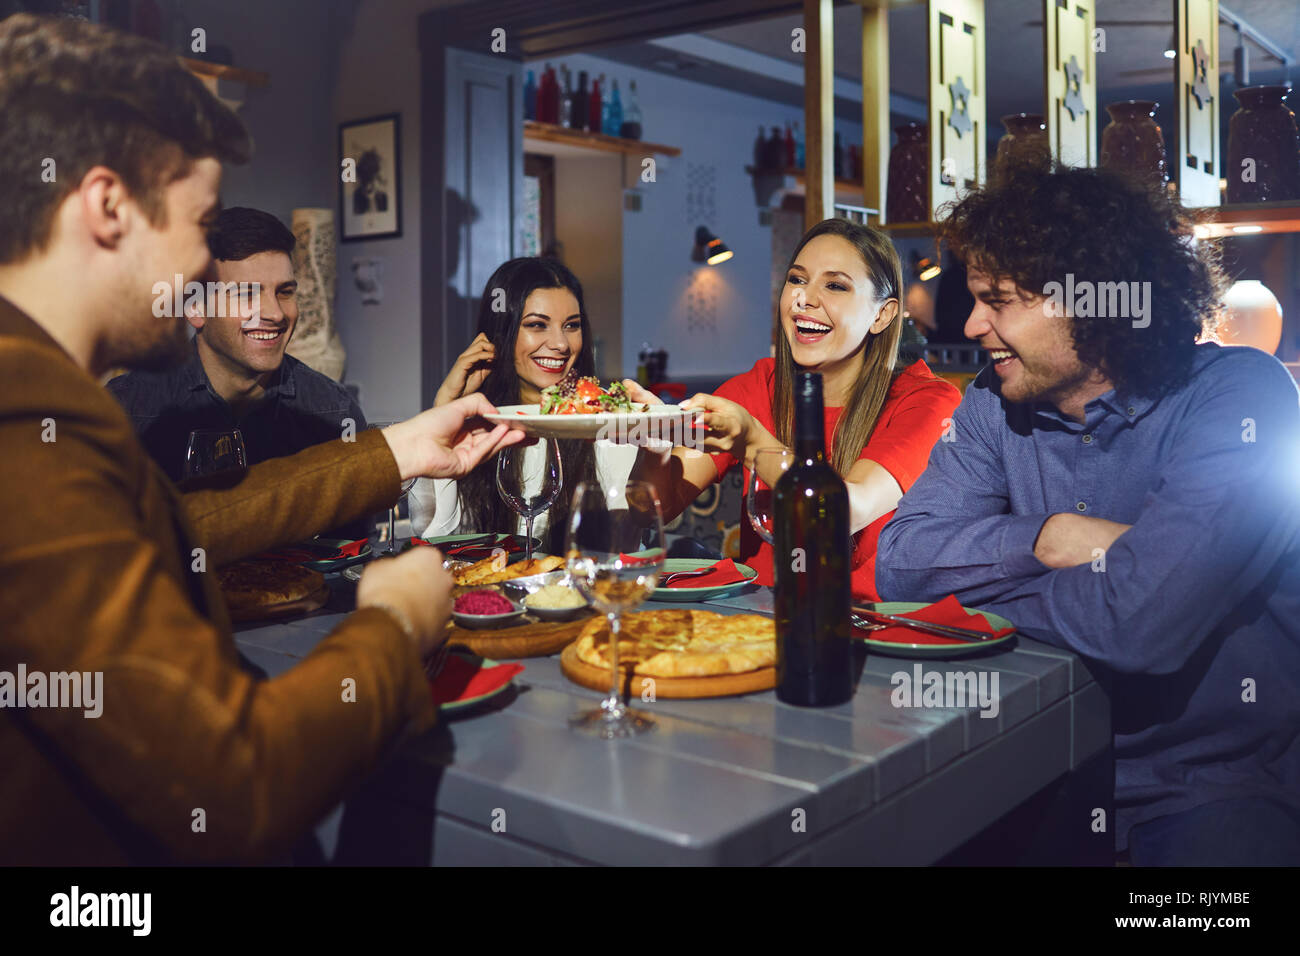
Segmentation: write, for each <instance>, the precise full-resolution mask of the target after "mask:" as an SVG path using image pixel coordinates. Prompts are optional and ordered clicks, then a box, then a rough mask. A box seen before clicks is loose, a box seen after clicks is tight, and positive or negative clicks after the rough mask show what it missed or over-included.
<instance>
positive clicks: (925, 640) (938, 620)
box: [862, 594, 1015, 644]
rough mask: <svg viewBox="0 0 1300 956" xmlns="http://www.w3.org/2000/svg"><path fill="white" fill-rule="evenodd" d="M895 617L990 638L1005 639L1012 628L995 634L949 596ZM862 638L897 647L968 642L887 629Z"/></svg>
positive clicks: (984, 621) (865, 633) (981, 618)
mask: <svg viewBox="0 0 1300 956" xmlns="http://www.w3.org/2000/svg"><path fill="white" fill-rule="evenodd" d="M898 616H899V617H906V618H910V619H911V620H913V621H924V622H925V623H926V624H946V625H948V626H949V627H964V628H966V629H967V630H968V631H980V632H982V633H984V634H990V635H992V636H993V637H1006V635H1008V634H1010V633H1012V632H1013V631H1014V630H1015V628H1014V627H1004V628H1002V629H1001V630H997V631H995V630H994V629H993V625H991V624H990V623H989V622H988V619H987V618H986V617H984V615H983V614H975V613H972V612H970V611H967V610H966V609H965V608H964V607H962V606H961V602H960V601H958V600H957V598H955V597H954V596H953V595H951V594H949V595H948V596H947V597H946V598H944V599H943V600H942V601H938V602H937V603H935V604H928V605H926V606H925V607H922V608H917V609H916V610H915V611H908V612H907V613H906V614H900V615H898ZM862 636H863V637H866V638H869V639H870V640H873V641H891V642H895V643H898V644H970V643H971V642H970V641H965V640H962V639H961V638H959V637H942V636H940V635H938V634H926V633H924V632H923V631H914V630H912V629H911V628H907V627H887V628H885V629H884V630H880V631H863V632H862Z"/></svg>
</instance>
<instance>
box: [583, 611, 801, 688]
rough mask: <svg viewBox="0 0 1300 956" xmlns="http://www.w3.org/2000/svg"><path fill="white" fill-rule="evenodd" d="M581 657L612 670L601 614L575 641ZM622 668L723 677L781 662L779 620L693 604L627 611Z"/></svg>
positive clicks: (655, 673) (623, 624)
mask: <svg viewBox="0 0 1300 956" xmlns="http://www.w3.org/2000/svg"><path fill="white" fill-rule="evenodd" d="M574 650H575V651H576V653H577V655H578V659H579V660H581V661H582V662H584V663H586V664H590V665H592V666H594V667H601V668H604V669H606V670H608V669H609V667H610V662H609V622H608V621H606V619H605V618H604V617H595V618H592V619H591V620H590V621H588V622H587V624H586V626H585V627H584V628H583V629H582V631H581V632H579V634H578V639H577V641H576V642H575V643H574ZM618 663H619V668H620V670H621V669H624V668H625V667H627V666H631V667H632V672H633V673H634V674H639V675H642V676H645V677H718V676H722V675H726V674H745V673H748V672H750V671H756V670H761V669H762V668H764V667H772V666H773V665H775V664H776V625H775V623H774V622H773V621H772V619H771V618H768V617H763V616H762V615H759V614H717V613H715V612H713V611H698V610H694V609H691V608H682V609H671V610H662V611H642V612H640V613H638V614H625V615H623V617H622V621H621V626H620V628H619V642H618Z"/></svg>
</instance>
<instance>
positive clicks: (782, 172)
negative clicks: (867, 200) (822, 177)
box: [745, 166, 862, 199]
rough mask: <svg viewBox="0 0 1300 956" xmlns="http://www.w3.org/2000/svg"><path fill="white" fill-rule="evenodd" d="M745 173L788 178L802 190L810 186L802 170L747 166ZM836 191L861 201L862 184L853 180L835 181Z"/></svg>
mask: <svg viewBox="0 0 1300 956" xmlns="http://www.w3.org/2000/svg"><path fill="white" fill-rule="evenodd" d="M745 172H747V173H749V175H751V176H754V175H766V176H788V177H790V178H791V179H793V180H794V181H795V182H797V183H798V184H799V186H800V187H801V188H806V187H807V185H808V183H807V178H808V177H807V175H806V173H805V171H804V170H802V169H759V168H758V167H757V166H746V167H745ZM835 191H836V192H837V193H840V192H843V193H854V194H856V196H857V198H858V199H861V198H862V183H858V182H854V181H853V180H852V179H837V180H835Z"/></svg>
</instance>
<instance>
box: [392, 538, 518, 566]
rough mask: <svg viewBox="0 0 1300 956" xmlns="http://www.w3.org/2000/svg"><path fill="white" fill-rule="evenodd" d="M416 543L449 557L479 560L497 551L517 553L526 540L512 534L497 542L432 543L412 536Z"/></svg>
mask: <svg viewBox="0 0 1300 956" xmlns="http://www.w3.org/2000/svg"><path fill="white" fill-rule="evenodd" d="M411 540H412V541H414V542H415V543H416V544H424V545H430V546H431V547H435V548H437V549H438V550H439V551H441V552H442V553H443V554H445V555H446V556H447V557H452V556H455V557H458V558H461V559H463V560H465V561H477V560H479V559H480V558H490V557H491V556H492V555H493V554H495V553H496V552H497V551H504V552H505V553H506V554H515V553H516V552H519V551H522V550H524V542H523V540H522V539H521V538H520V537H519V536H518V535H512V536H511V537H509V538H506V540H504V541H498V542H497V543H496V544H483V543H482V542H479V543H478V544H460V545H456V544H431V542H428V541H425V540H424V539H423V538H412V539H411Z"/></svg>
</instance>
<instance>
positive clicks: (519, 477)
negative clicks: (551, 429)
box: [497, 438, 564, 561]
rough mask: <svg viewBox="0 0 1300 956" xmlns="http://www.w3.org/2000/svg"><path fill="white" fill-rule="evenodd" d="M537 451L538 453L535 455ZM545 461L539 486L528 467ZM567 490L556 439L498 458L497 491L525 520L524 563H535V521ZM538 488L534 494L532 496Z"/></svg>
mask: <svg viewBox="0 0 1300 956" xmlns="http://www.w3.org/2000/svg"><path fill="white" fill-rule="evenodd" d="M532 448H538V451H532V450H531V449H532ZM534 456H540V458H541V460H542V468H541V472H542V473H541V477H540V484H539V483H538V481H536V480H535V479H536V478H537V476H536V475H534V474H529V473H527V472H526V471H525V468H526V466H527V465H529V464H531V463H532V462H533V461H536V457H534ZM563 487H564V469H563V467H562V466H561V464H560V446H559V444H558V443H557V442H556V441H554V440H553V439H547V438H539V439H538V440H537V444H536V445H534V446H525V445H511V446H510V447H508V448H503V449H501V451H500V452H499V453H498V454H497V491H498V492H500V493H501V497H502V499H503V500H504V501H505V503H506V504H508V505H509V506H510V508H511V510H513V511H514V512H515V514H517V515H519V516H520V517H522V518H523V519H524V537H525V538H526V539H527V540H526V542H525V545H524V547H525V548H526V551H525V553H524V559H525V560H527V561H531V560H532V559H533V520H534V519H535V518H536V517H537V516H538V515H539V514H541V513H542V512H544V511H546V510H547V509H548V508H550V507H551V505H553V504H555V501H556V499H558V498H559V497H560V490H561V489H562V488H563ZM534 488H536V491H535V492H532V493H530V491H531V490H532V489H534Z"/></svg>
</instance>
